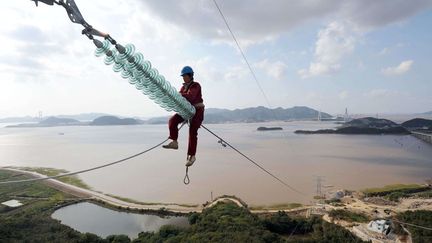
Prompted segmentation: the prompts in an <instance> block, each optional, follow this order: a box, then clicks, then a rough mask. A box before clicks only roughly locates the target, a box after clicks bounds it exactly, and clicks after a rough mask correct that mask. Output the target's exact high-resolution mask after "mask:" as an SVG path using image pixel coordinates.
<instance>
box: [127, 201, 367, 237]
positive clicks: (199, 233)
mask: <svg viewBox="0 0 432 243" xmlns="http://www.w3.org/2000/svg"><path fill="white" fill-rule="evenodd" d="M189 221H190V223H191V227H190V228H188V229H180V228H176V227H173V226H164V227H162V228H161V230H160V231H159V232H157V233H141V234H140V235H139V238H138V239H136V240H134V242H362V241H361V240H360V239H357V238H355V236H354V235H352V234H351V233H350V232H349V231H347V230H345V229H344V228H342V227H340V226H337V225H334V224H330V223H327V222H325V221H323V220H321V219H320V218H316V217H314V218H311V219H293V218H291V217H289V216H288V215H287V214H286V213H285V212H282V211H280V212H279V213H277V214H273V215H271V216H263V217H262V218H260V217H258V216H256V215H254V214H251V213H250V212H249V211H248V210H247V209H245V208H241V207H238V206H237V205H236V204H234V203H218V204H216V205H215V206H214V207H211V208H207V209H205V210H204V211H203V212H202V213H201V214H198V213H195V214H192V215H191V216H190V217H189Z"/></svg>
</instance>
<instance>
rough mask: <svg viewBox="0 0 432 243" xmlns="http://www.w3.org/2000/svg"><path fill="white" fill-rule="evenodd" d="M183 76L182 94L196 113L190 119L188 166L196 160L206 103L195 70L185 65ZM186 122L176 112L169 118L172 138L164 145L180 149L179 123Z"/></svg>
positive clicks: (182, 71)
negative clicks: (199, 131) (195, 79)
mask: <svg viewBox="0 0 432 243" xmlns="http://www.w3.org/2000/svg"><path fill="white" fill-rule="evenodd" d="M180 75H181V76H182V77H183V81H184V83H183V86H182V87H181V88H180V94H181V95H182V96H183V97H184V98H186V99H187V100H188V101H189V102H190V103H191V104H192V105H193V106H194V107H195V115H194V116H193V117H192V118H191V119H190V120H189V144H188V152H187V157H186V166H188V167H189V166H191V165H193V163H194V162H195V160H196V157H195V154H196V150H197V143H198V129H199V128H200V126H201V123H202V121H203V120H204V103H203V99H202V94H201V85H200V84H199V83H198V82H196V81H194V71H193V69H192V68H191V67H189V66H185V67H184V68H183V69H182V70H181V74H180ZM182 122H184V119H183V118H182V117H181V116H180V115H179V114H175V115H174V116H172V117H171V118H170V119H169V122H168V127H169V138H170V139H171V140H172V141H171V142H170V143H168V144H167V145H163V146H162V147H163V148H166V149H178V142H177V138H178V125H179V124H180V123H182Z"/></svg>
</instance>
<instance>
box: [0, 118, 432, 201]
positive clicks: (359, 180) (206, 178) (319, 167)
mask: <svg viewBox="0 0 432 243" xmlns="http://www.w3.org/2000/svg"><path fill="white" fill-rule="evenodd" d="M259 126H281V127H283V128H284V130H283V131H266V132H259V131H256V128H257V127H259ZM335 126H336V125H335V124H334V123H331V122H305V121H295V122H278V123H248V124H217V125H213V124H210V125H207V127H208V128H210V129H212V130H213V131H214V132H216V133H217V134H219V135H220V136H222V137H223V138H225V139H226V140H227V141H229V142H230V143H231V144H233V145H234V146H236V147H237V148H238V149H240V150H241V151H242V152H244V153H245V154H247V155H248V156H250V157H252V158H254V159H256V160H257V161H258V162H259V163H260V164H261V165H263V166H264V167H265V168H266V169H268V170H269V171H271V172H273V173H274V174H275V175H277V176H279V177H280V178H281V179H283V180H284V181H286V182H287V183H288V184H290V185H291V186H293V187H295V188H296V189H297V190H300V191H302V192H304V193H305V194H306V196H304V195H301V194H299V193H296V192H294V191H292V190H289V189H287V188H286V187H284V186H283V185H282V184H281V183H279V182H278V181H276V180H275V179H273V178H272V177H270V176H268V175H267V174H265V173H264V172H262V171H261V170H259V169H258V168H257V167H255V166H254V165H252V164H251V163H250V162H248V161H247V160H245V159H244V158H242V157H241V156H239V155H238V154H237V153H236V152H234V151H233V150H231V149H229V148H224V147H222V146H221V145H220V144H219V143H218V140H217V139H216V138H214V137H213V136H212V135H210V134H209V133H207V132H206V131H205V130H203V129H200V130H199V145H198V153H197V161H196V162H195V164H194V166H193V167H191V169H190V170H189V176H190V179H191V183H190V184H189V185H184V184H183V177H184V172H185V166H184V164H185V160H186V145H187V137H186V134H187V132H186V129H185V130H183V131H181V132H180V133H181V136H180V139H179V142H180V149H179V150H177V151H174V150H169V151H166V150H163V149H162V148H158V149H156V150H153V151H151V152H150V153H147V154H145V155H143V156H141V157H138V158H135V159H132V160H130V161H127V162H125V163H122V164H119V165H114V166H112V167H108V168H103V169H100V170H98V171H93V172H88V173H85V174H81V175H80V178H81V179H83V180H84V182H86V183H87V184H88V185H90V186H91V187H92V188H93V189H94V190H96V191H101V192H104V193H108V194H115V195H118V196H121V197H127V198H132V199H135V200H140V201H143V202H175V203H191V204H196V203H203V202H205V201H207V200H210V196H211V192H213V196H214V197H216V196H219V195H224V194H228V195H237V196H238V197H240V198H242V199H243V200H245V201H246V202H247V203H249V204H250V205H263V204H266V205H269V204H276V203H284V202H302V203H308V202H310V201H311V199H312V197H313V195H314V194H315V192H316V181H315V178H316V176H322V177H323V179H324V181H323V182H322V184H323V185H324V186H325V189H323V191H334V190H337V189H342V188H345V189H361V188H365V187H376V186H383V185H386V184H392V183H423V182H424V180H425V179H427V178H430V177H432V146H431V145H429V144H425V143H423V142H422V141H419V140H417V139H415V138H413V137H411V136H393V135H386V136H381V135H296V134H294V133H293V131H295V130H297V129H314V130H315V129H321V128H332V127H335ZM60 134H64V135H60ZM166 137H167V127H166V126H165V125H140V126H109V127H85V126H82V127H79V126H77V127H53V128H0V166H35V167H54V168H60V169H66V170H69V171H75V170H81V169H85V168H89V167H93V166H97V165H100V164H103V163H107V162H111V161H114V160H118V159H121V158H123V157H126V156H129V155H131V154H134V153H137V152H139V151H142V150H144V149H146V148H148V147H151V146H153V145H155V144H157V143H159V142H161V141H162V140H164V139H165V138H166ZM401 143H402V144H403V146H401V145H400V144H401Z"/></svg>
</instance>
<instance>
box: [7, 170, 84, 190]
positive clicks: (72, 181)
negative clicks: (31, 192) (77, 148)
mask: <svg viewBox="0 0 432 243" xmlns="http://www.w3.org/2000/svg"><path fill="white" fill-rule="evenodd" d="M14 168H15V167H14ZM15 169H19V170H25V171H32V172H36V173H39V174H42V175H46V176H57V175H60V174H63V173H68V172H69V171H67V170H63V169H55V168H45V167H16V168H15ZM57 180H59V181H61V182H64V183H66V184H69V185H73V186H77V187H80V188H84V189H88V190H90V189H91V187H90V186H89V185H87V184H86V183H84V182H83V181H82V180H81V179H80V178H78V176H75V175H73V176H64V177H60V178H57Z"/></svg>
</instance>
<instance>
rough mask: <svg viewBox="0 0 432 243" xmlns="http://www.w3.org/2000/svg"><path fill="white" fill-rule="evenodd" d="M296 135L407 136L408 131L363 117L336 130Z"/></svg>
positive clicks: (299, 131)
mask: <svg viewBox="0 0 432 243" xmlns="http://www.w3.org/2000/svg"><path fill="white" fill-rule="evenodd" d="M295 133H298V134H409V132H408V130H407V129H405V128H404V127H402V126H400V125H398V124H397V123H395V122H392V121H390V120H387V119H377V118H373V117H364V118H359V119H354V120H352V121H350V122H347V123H345V124H343V125H342V126H341V127H338V128H336V129H323V130H317V131H305V130H297V131H295Z"/></svg>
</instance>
